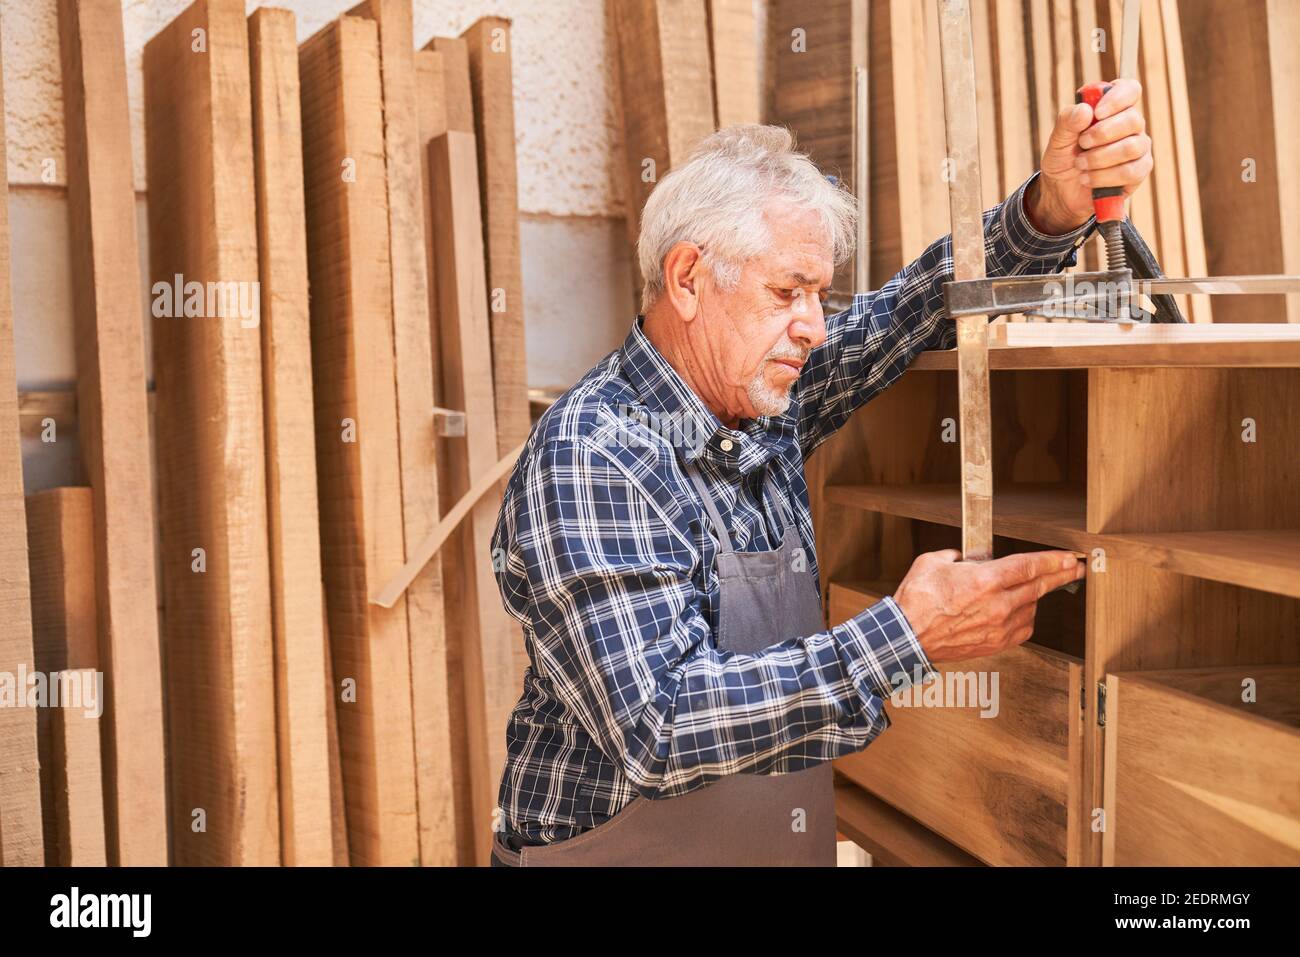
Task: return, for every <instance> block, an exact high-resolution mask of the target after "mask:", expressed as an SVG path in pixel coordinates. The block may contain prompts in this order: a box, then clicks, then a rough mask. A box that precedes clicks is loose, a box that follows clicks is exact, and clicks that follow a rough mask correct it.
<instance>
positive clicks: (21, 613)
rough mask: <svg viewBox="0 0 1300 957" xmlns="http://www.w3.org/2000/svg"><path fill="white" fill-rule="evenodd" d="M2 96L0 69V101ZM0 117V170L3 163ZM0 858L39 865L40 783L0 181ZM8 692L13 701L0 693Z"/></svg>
mask: <svg viewBox="0 0 1300 957" xmlns="http://www.w3.org/2000/svg"><path fill="white" fill-rule="evenodd" d="M3 103H4V80H3V70H0V104H3ZM3 130H4V124H3V122H0V169H3V168H4V163H5V144H4V136H3ZM0 528H2V529H4V531H5V533H4V536H3V540H0V622H3V623H4V627H2V628H0V703H2V704H3V706H2V707H0V864H2V865H5V866H9V867H13V866H17V865H28V866H34V867H39V866H40V865H41V863H42V861H43V854H42V851H41V826H42V825H41V783H40V774H39V761H38V757H37V739H36V714H35V709H33V708H26V707H17V705H18V704H19V703H20V701H19V699H18V698H17V696H18V695H25V694H26V688H23V687H18V684H17V682H18V673H19V671H20V670H23V669H25V670H26V671H28V672H31V671H32V670H34V657H33V654H32V610H31V598H30V594H29V591H28V572H27V531H26V529H27V518H26V515H25V514H24V507H23V463H22V452H21V450H20V448H19V443H18V384H17V380H16V378H15V370H14V320H13V300H12V299H11V297H10V293H9V186H8V182H7V181H6V182H5V183H4V184H3V185H0ZM10 695H13V696H15V697H14V698H13V699H12V700H6V699H8V698H9V696H10Z"/></svg>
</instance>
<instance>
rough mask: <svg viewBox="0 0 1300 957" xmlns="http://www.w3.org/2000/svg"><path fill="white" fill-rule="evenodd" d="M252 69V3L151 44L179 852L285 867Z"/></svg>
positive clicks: (159, 388)
mask: <svg viewBox="0 0 1300 957" xmlns="http://www.w3.org/2000/svg"><path fill="white" fill-rule="evenodd" d="M249 77H250V67H249V54H248V24H247V22H246V20H245V17H244V4H243V2H242V0H198V2H196V3H194V4H193V5H192V6H190V7H189V8H188V9H187V10H186V11H185V12H184V13H182V14H181V15H180V16H179V17H177V18H176V19H175V20H173V21H172V22H171V23H170V24H169V25H168V26H167V27H165V28H164V29H163V30H162V31H161V32H160V33H159V34H158V35H157V36H155V37H154V38H153V39H152V40H151V41H150V42H149V43H148V45H146V47H145V51H144V82H145V129H146V133H147V139H148V155H147V159H148V171H149V233H150V259H151V270H150V275H151V277H152V279H153V282H154V294H155V297H156V299H155V306H154V315H155V322H154V339H153V343H154V375H155V382H156V392H157V404H156V412H155V418H156V423H157V449H158V473H159V483H160V491H161V496H160V499H161V525H162V549H163V554H162V577H163V592H164V619H163V620H164V623H165V628H164V634H165V641H166V649H167V651H166V658H167V682H168V695H167V700H168V713H169V721H168V735H169V742H170V747H169V759H170V767H171V795H172V803H171V810H172V855H173V863H177V864H215V865H226V864H230V865H243V864H254V865H275V864H279V863H280V811H279V795H278V787H277V783H276V776H277V771H276V733H275V687H274V680H273V677H272V675H273V674H274V647H273V638H272V624H271V587H270V561H269V556H268V544H267V499H266V459H265V436H264V430H263V408H262V348H261V332H260V330H259V329H258V326H259V325H260V324H261V316H260V311H259V310H258V309H257V301H256V300H255V299H254V298H253V293H254V291H255V290H256V291H257V294H258V295H259V296H260V287H259V285H258V283H259V271H258V256H257V216H256V203H255V198H254V188H255V184H256V174H255V171H254V169H255V168H254V162H253V122H252V94H251V90H250V86H249V83H250V79H249ZM177 287H180V288H179V289H178V288H177ZM168 306H170V308H168Z"/></svg>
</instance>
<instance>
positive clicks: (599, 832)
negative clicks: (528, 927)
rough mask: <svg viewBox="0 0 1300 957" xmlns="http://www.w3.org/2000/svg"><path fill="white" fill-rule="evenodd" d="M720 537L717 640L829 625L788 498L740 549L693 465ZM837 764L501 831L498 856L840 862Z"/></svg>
mask: <svg viewBox="0 0 1300 957" xmlns="http://www.w3.org/2000/svg"><path fill="white" fill-rule="evenodd" d="M688 474H689V475H690V478H691V481H692V482H694V483H695V487H696V488H697V489H698V490H699V493H700V495H701V497H702V498H703V500H704V507H705V508H706V509H707V510H708V513H709V518H710V519H712V521H713V527H714V529H715V530H716V532H717V534H718V538H719V539H720V543H721V544H720V548H719V551H718V555H717V573H718V587H719V590H720V599H719V609H718V628H717V636H716V638H717V645H718V648H720V649H722V650H724V651H734V652H738V653H741V654H750V655H752V654H757V653H758V652H760V651H762V650H763V649H765V648H768V647H770V646H771V645H775V644H779V643H781V642H783V641H785V640H787V639H789V638H797V637H802V636H805V635H814V634H817V633H818V632H820V631H824V630H825V628H826V626H825V624H824V623H823V620H822V613H821V602H820V600H819V598H818V595H817V589H816V586H815V584H814V582H813V576H812V571H811V568H810V566H811V564H812V563H811V562H810V561H809V560H808V559H807V556H804V555H803V554H801V552H800V549H801V548H802V543H801V542H800V539H799V532H798V529H796V528H795V525H794V521H793V519H792V517H791V515H790V512H789V510H788V509H787V508H786V505H785V500H784V499H783V498H782V497H781V496H780V495H779V494H777V492H776V490H775V489H773V488H768V487H767V485H770V482H771V473H770V472H769V473H768V478H767V479H766V480H765V491H767V492H769V493H771V494H772V495H774V496H775V498H776V500H777V501H779V502H781V510H782V514H783V515H784V518H785V531H784V533H783V536H782V540H781V546H780V547H779V548H774V549H769V550H768V551H762V552H738V551H736V550H735V549H733V548H732V545H731V536H730V535H729V534H728V531H727V525H726V523H725V522H723V521H722V516H721V515H719V514H718V507H717V505H716V504H715V503H714V501H713V497H712V496H711V495H710V494H709V490H708V486H707V485H706V484H705V483H704V481H703V480H702V479H701V478H700V477H699V476H698V475H697V474H696V473H695V472H694V471H688ZM831 775H832V772H831V766H830V764H829V763H822V764H818V765H816V766H814V767H811V768H807V769H805V770H803V771H797V772H794V773H792V774H779V775H773V774H732V775H729V776H727V777H725V778H722V779H720V780H718V781H715V782H713V783H712V784H709V785H707V786H705V787H703V788H700V789H698V790H695V791H691V792H690V793H688V794H684V795H681V796H679V797H673V798H657V799H655V800H649V799H647V798H644V797H641V796H639V795H638V796H637V797H634V798H633V799H632V800H631V801H630V802H629V803H628V804H627V805H626V806H624V807H623V808H622V809H621V810H620V811H619V812H618V813H617V814H615V815H614V816H613V817H612V818H610V819H609V820H607V821H604V822H602V823H601V824H599V825H597V826H596V827H594V828H592V829H591V830H589V831H584V832H583V833H581V834H579V835H577V836H576V837H572V838H569V839H568V840H566V841H560V842H558V843H555V844H548V845H544V846H540V847H524V848H521V849H520V850H517V851H516V850H511V849H510V848H509V847H508V846H507V845H506V844H505V842H504V840H503V836H502V835H501V834H497V835H496V841H495V846H494V848H493V855H494V857H495V858H496V862H497V863H498V865H507V866H515V867H588V866H594V867H600V866H621V865H634V866H643V867H657V866H692V865H700V866H762V865H772V866H791V865H794V866H805V867H806V866H818V867H822V866H824V867H834V866H835V797H834V790H833V787H832V777H831Z"/></svg>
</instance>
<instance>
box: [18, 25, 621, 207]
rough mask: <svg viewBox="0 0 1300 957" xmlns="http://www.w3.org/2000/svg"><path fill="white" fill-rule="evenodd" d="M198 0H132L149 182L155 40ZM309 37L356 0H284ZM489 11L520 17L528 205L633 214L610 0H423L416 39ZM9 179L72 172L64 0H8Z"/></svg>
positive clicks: (33, 180) (135, 88)
mask: <svg viewBox="0 0 1300 957" xmlns="http://www.w3.org/2000/svg"><path fill="white" fill-rule="evenodd" d="M188 5H189V3H188V0H122V15H123V28H124V31H125V35H126V56H127V83H128V86H129V87H130V97H131V134H132V140H133V143H134V145H135V182H136V188H137V189H138V190H145V189H146V188H147V184H146V182H145V175H144V120H143V117H144V103H143V92H142V91H143V81H142V78H141V55H142V51H143V50H144V45H145V44H146V43H147V42H148V41H149V39H150V38H151V37H153V36H154V34H156V33H157V32H158V31H159V30H160V29H161V28H162V27H163V26H165V25H166V24H167V23H168V22H170V21H171V20H172V19H173V18H174V17H175V16H176V14H178V13H179V12H180V11H181V10H183V9H185V8H186V7H187V6H188ZM246 5H247V8H248V9H249V10H250V11H252V10H254V9H256V8H257V7H259V6H263V5H266V6H277V7H284V8H287V9H291V10H293V11H294V12H295V13H296V14H297V16H298V35H299V37H300V38H301V39H306V38H307V37H308V36H310V35H311V34H313V33H315V32H316V31H317V30H319V29H320V28H321V27H322V26H324V25H325V24H326V23H328V22H329V21H331V20H333V19H334V18H335V17H336V16H338V15H339V14H340V13H343V12H345V11H346V10H348V9H349V8H351V7H353V6H355V5H356V0H279V2H273V3H267V4H263V3H261V2H259V0H248V2H247V4H246ZM488 14H493V15H498V16H505V17H509V18H511V19H512V20H513V27H512V30H511V34H512V38H513V40H514V49H513V53H514V64H513V66H514V79H515V127H516V134H517V136H518V156H519V207H520V209H521V210H522V211H524V212H527V213H546V214H550V215H553V216H621V215H622V212H623V211H622V205H621V195H622V190H621V186H620V182H619V170H620V169H621V168H622V158H621V154H620V153H619V150H620V149H621V141H622V134H621V132H620V130H619V113H618V107H617V102H618V101H617V97H618V86H617V70H616V67H617V61H616V60H615V59H614V55H615V50H614V46H615V45H614V38H613V35H612V27H611V24H610V23H609V22H608V20H607V14H606V11H605V4H604V3H603V2H602V0H415V38H416V43H417V44H419V45H423V44H424V43H425V42H427V41H428V39H429V38H430V37H432V36H434V35H435V34H437V35H439V36H459V35H460V33H461V32H462V31H463V30H464V29H465V28H466V27H468V26H469V25H470V24H471V23H473V22H474V21H475V20H477V19H478V18H479V17H482V16H486V15H488ZM0 29H2V30H3V37H4V74H5V87H6V89H5V122H6V127H7V133H8V143H9V182H10V183H11V184H15V183H16V184H39V183H42V182H43V180H42V178H41V174H42V170H43V168H44V167H43V165H42V164H43V161H45V160H47V159H53V160H54V161H55V180H54V181H55V183H56V184H62V183H63V182H64V164H63V99H62V90H61V86H62V84H61V82H60V78H59V45H58V21H57V15H56V3H55V0H0Z"/></svg>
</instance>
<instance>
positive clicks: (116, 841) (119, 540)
mask: <svg viewBox="0 0 1300 957" xmlns="http://www.w3.org/2000/svg"><path fill="white" fill-rule="evenodd" d="M59 49H60V53H61V59H62V67H63V108H64V112H63V115H64V127H65V130H66V152H67V164H68V224H69V230H68V238H69V240H70V245H69V252H70V258H71V264H72V275H73V277H74V283H73V318H74V322H75V328H76V342H77V405H78V419H79V430H80V434H81V436H80V438H81V455H82V460H83V461H84V462H85V466H86V474H87V476H88V478H89V481H90V486H91V489H92V490H93V492H94V501H95V504H94V521H95V533H94V542H95V578H94V580H95V587H96V589H97V600H96V605H97V606H98V626H97V627H98V634H99V638H98V641H99V651H100V654H99V661H100V666H101V667H102V668H103V670H104V672H105V681H106V683H107V687H108V689H109V694H108V701H107V705H106V710H105V712H104V716H103V720H102V722H101V726H100V727H101V732H102V736H101V744H102V747H103V766H104V806H105V812H106V814H107V821H106V822H105V828H106V831H107V834H108V861H109V863H111V864H114V865H124V866H136V865H162V864H166V863H167V801H166V798H167V781H166V776H165V764H164V755H163V717H162V708H163V703H162V702H163V697H162V665H161V661H160V656H159V651H158V584H157V581H156V578H155V574H156V573H155V557H154V550H155V546H154V542H155V539H154V491H153V476H152V472H151V469H150V446H149V411H148V403H147V397H146V391H145V389H146V385H145V356H144V349H145V346H144V327H143V323H142V315H143V313H142V311H141V303H140V263H139V249H138V247H137V243H136V213H135V187H134V183H133V181H132V179H133V177H132V167H133V163H132V151H131V123H130V117H129V115H128V109H127V85H126V54H125V51H124V47H123V36H122V5H121V4H120V3H118V2H116V0H60V2H59ZM160 448H161V446H160Z"/></svg>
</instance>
